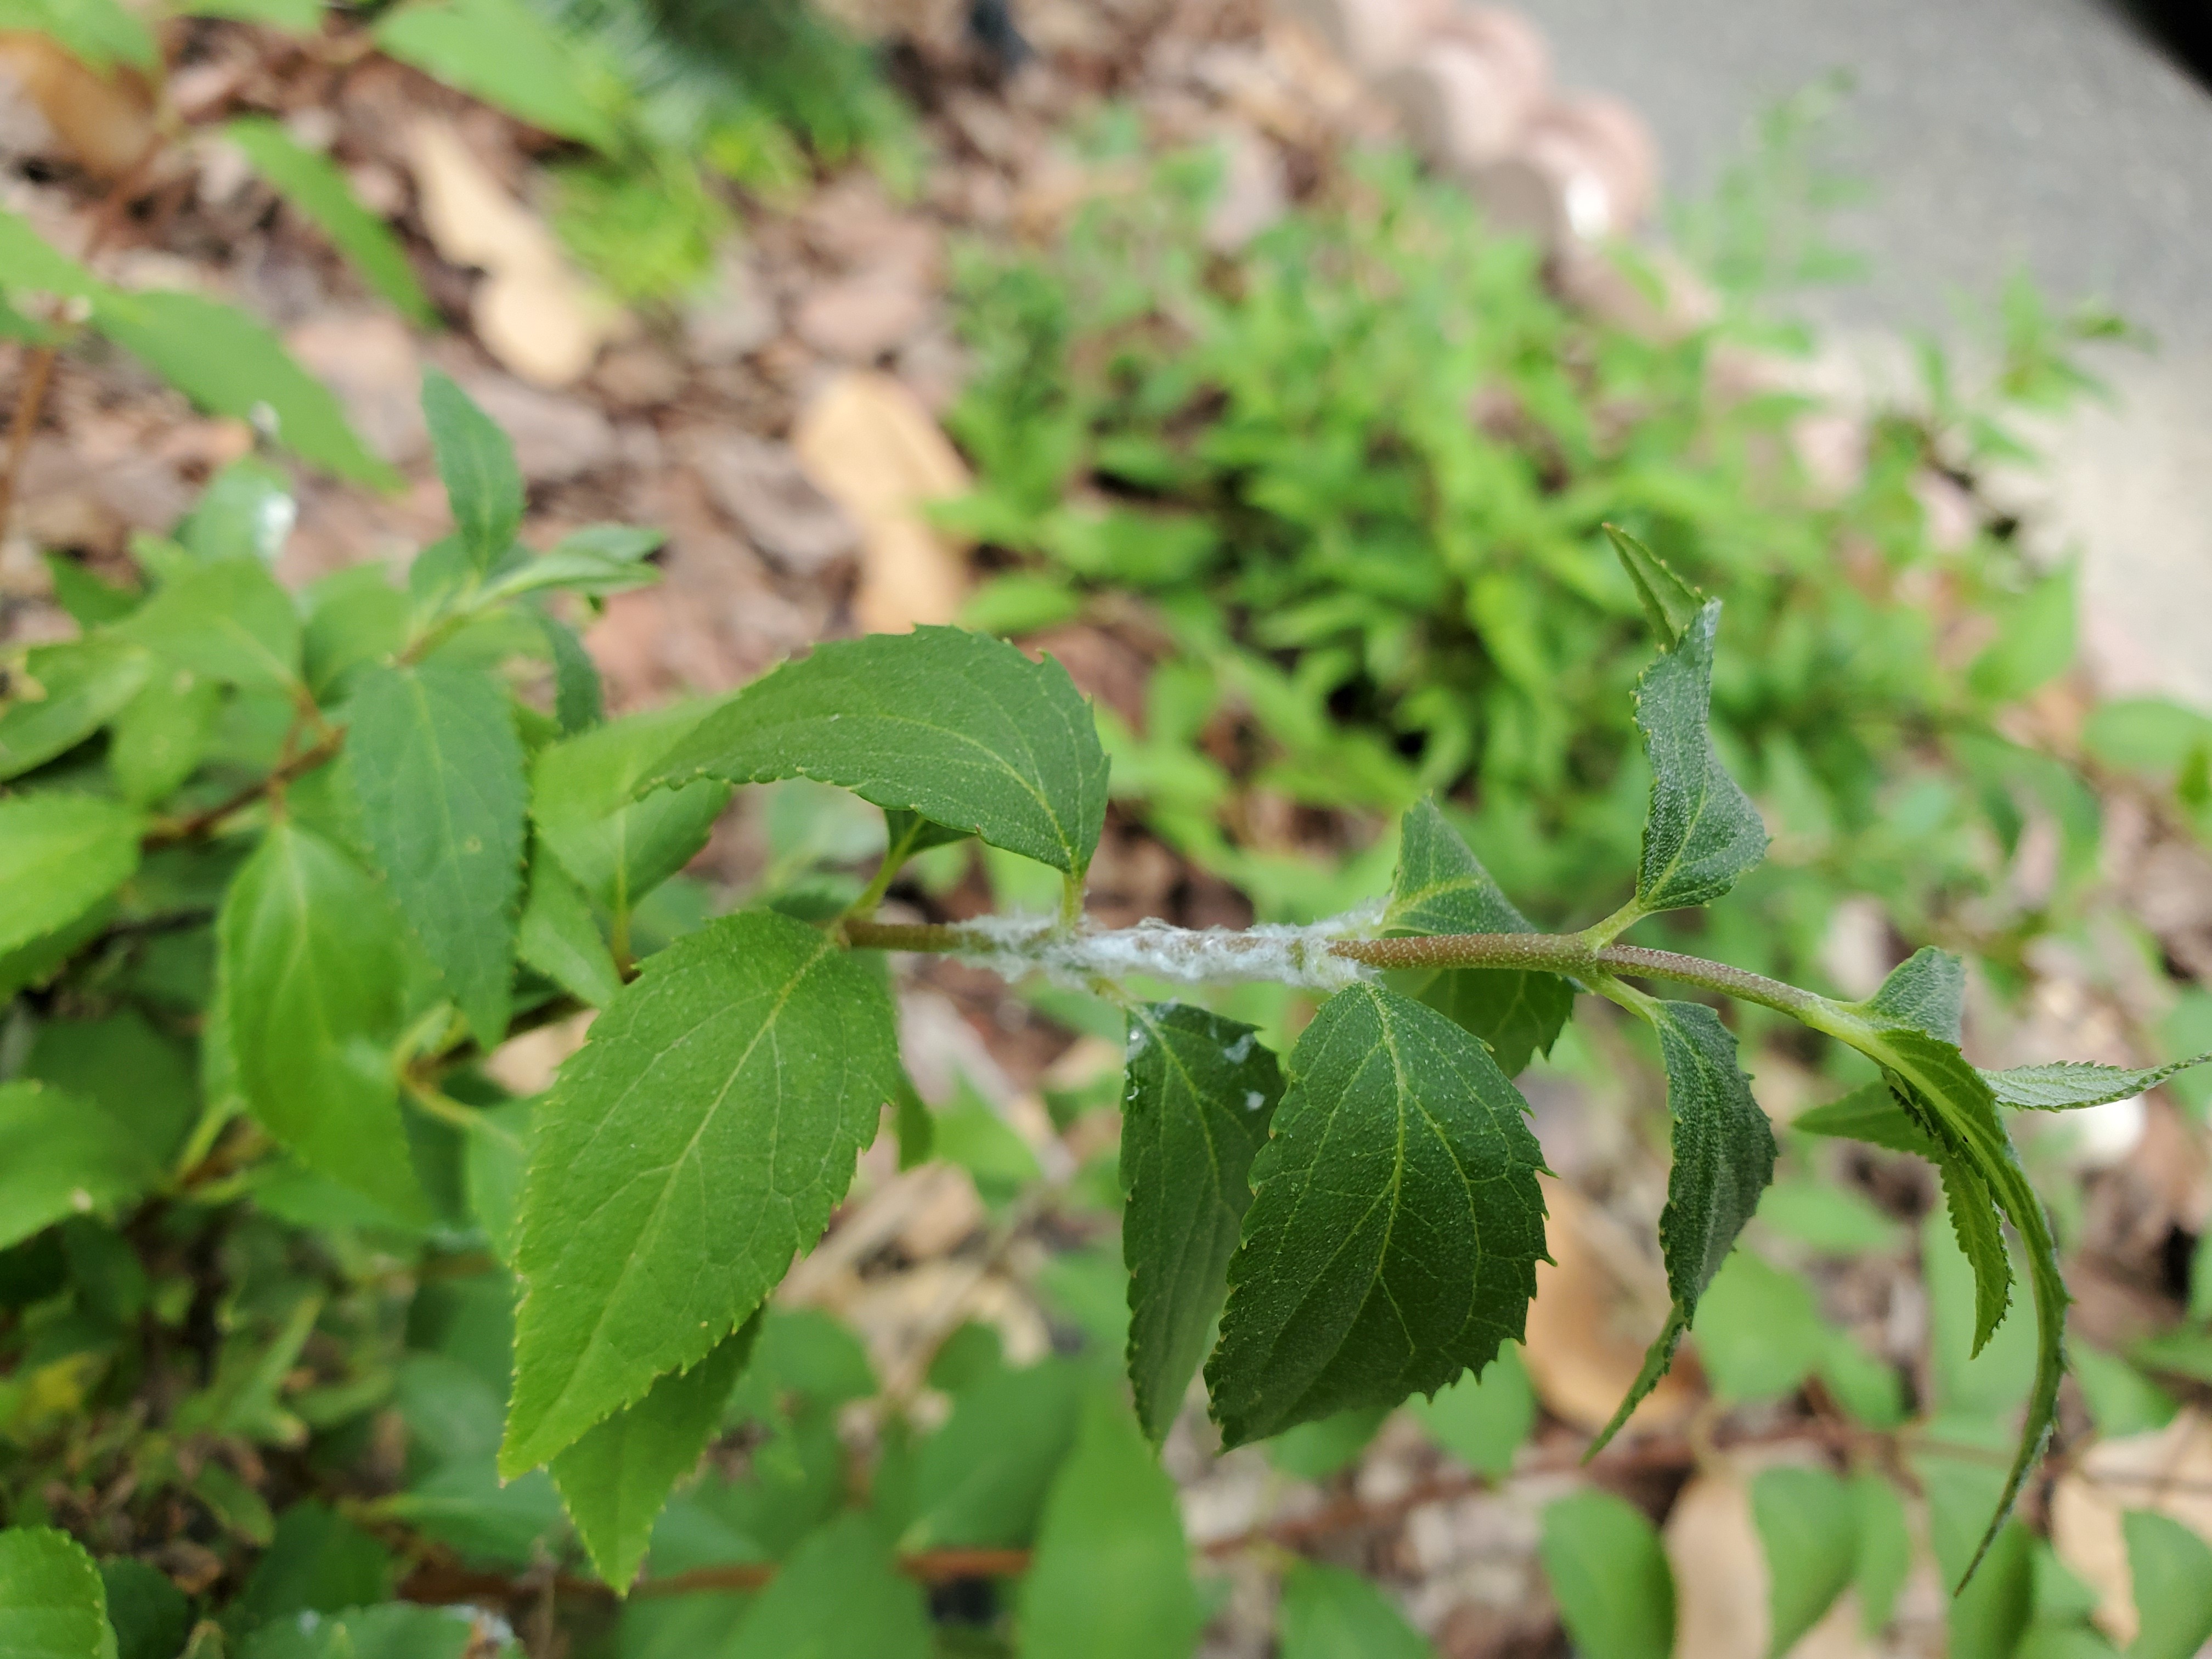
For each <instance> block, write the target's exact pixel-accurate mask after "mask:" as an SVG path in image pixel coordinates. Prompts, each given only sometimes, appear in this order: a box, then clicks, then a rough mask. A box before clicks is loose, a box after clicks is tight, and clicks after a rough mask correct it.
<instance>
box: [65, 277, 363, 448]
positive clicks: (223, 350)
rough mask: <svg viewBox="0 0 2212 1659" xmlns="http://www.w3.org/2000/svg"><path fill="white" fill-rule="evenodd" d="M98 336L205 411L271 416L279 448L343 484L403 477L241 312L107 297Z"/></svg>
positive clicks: (142, 294) (175, 299)
mask: <svg viewBox="0 0 2212 1659" xmlns="http://www.w3.org/2000/svg"><path fill="white" fill-rule="evenodd" d="M92 321H93V326H94V327H95V328H97V329H98V330H99V331H100V332H101V333H102V334H104V335H106V337H108V338H109V339H111V340H112V341H114V342H115V343H117V344H118V345H119V346H121V347H123V348H124V349H125V350H126V351H128V352H130V353H131V356H134V357H137V359H138V360H139V361H140V362H143V363H144V364H145V365H146V366H147V367H148V368H150V369H152V370H153V371H154V372H155V374H158V375H160V376H161V378H162V379H163V380H167V381H168V383H169V384H170V385H171V386H175V387H176V388H177V390H178V391H179V392H183V393H184V394H185V396H186V397H187V398H191V400H192V401H193V402H194V403H196V404H199V405H200V407H201V408H203V409H204V410H208V411H209V412H210V414H215V415H230V416H236V417H237V418H239V419H240V420H252V418H254V415H255V411H256V410H258V409H262V408H265V409H266V410H268V412H269V413H270V415H272V416H275V417H276V441H278V442H279V443H281V444H283V446H284V447H286V448H287V449H289V450H291V451H292V452H293V453H295V454H297V455H299V456H301V457H302V458H303V459H307V460H310V461H313V463H315V465H318V466H324V467H328V468H329V469H330V470H331V471H333V472H336V473H337V474H338V475H340V476H341V477H347V478H352V479H355V480H356V481H357V482H359V483H366V484H373V485H375V486H376V487H378V488H380V489H385V488H389V487H392V486H394V485H396V484H397V483H398V482H399V475H398V473H397V472H395V471H392V468H391V467H389V466H387V465H385V463H383V462H382V461H380V460H378V459H376V458H375V457H374V455H372V454H370V453H368V450H367V449H366V448H364V447H362V441H361V439H360V437H359V436H358V435H356V433H355V431H354V429H353V428H351V427H350V426H349V425H347V424H346V418H345V412H344V410H343V409H341V408H340V407H339V405H338V400H337V397H336V396H335V395H333V394H332V392H331V389H330V388H329V387H328V386H325V385H324V384H323V383H322V382H321V381H320V380H316V379H315V378H314V377H313V375H311V374H308V373H307V370H305V369H304V368H301V367H300V365H299V364H298V363H297V362H294V361H293V359H292V356H291V354H290V353H289V352H287V351H286V350H285V349H284V348H283V344H282V343H279V342H278V340H277V338H276V336H275V335H273V334H271V333H270V331H268V329H267V328H265V327H264V326H263V325H261V324H260V323H258V322H256V321H255V320H254V319H252V318H251V317H249V316H247V315H246V313H244V312H242V311H234V310H233V309H232V308H231V307H228V306H226V305H219V304H217V303H216V301H213V300H205V299H202V298H201V297H200V296H199V295H197V294H172V293H166V292H162V291H160V290H157V289H142V290H140V291H138V292H136V293H130V294H125V293H123V292H121V291H120V290H118V289H101V290H100V293H99V294H98V295H96V296H94V300H93V307H92Z"/></svg>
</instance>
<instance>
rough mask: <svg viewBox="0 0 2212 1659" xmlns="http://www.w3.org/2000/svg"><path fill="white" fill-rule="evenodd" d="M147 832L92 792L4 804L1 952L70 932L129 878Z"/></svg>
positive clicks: (0, 811)
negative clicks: (62, 930) (72, 924)
mask: <svg viewBox="0 0 2212 1659" xmlns="http://www.w3.org/2000/svg"><path fill="white" fill-rule="evenodd" d="M145 828H146V825H145V821H144V820H143V818H141V817H139V816H138V814H137V813H136V812H134V811H131V810H130V809H129V808H128V807H124V806H118V805H116V804H115V803H114V802H112V801H106V800H100V799H96V798H94V796H91V795H64V794H40V795H16V796H13V797H11V798H9V799H0V951H13V950H15V948H16V947H17V946H19V945H27V944H28V943H30V941H32V940H33V939H37V938H38V937H39V936H40V935H41V934H43V933H52V932H54V931H55V930H56V929H58V928H60V927H67V926H68V925H69V924H70V922H72V921H76V919H77V918H78V917H79V916H81V915H83V914H84V913H85V912H86V911H87V910H89V909H90V908H92V907H93V906H94V905H95V904H97V903H98V902H100V900H101V899H104V898H106V896H108V895H109V894H110V893H112V892H113V891H114V890H116V889H117V888H118V887H120V886H121V885H123V884H124V883H125V882H126V881H128V880H130V879H131V875H132V873H133V872H136V871H137V868H138V838H139V836H141V835H143V833H144V832H145Z"/></svg>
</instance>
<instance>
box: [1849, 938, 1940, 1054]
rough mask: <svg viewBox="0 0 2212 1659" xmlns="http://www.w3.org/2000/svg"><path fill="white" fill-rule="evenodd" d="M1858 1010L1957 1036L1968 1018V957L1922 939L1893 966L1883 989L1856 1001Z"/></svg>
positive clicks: (1889, 1022)
mask: <svg viewBox="0 0 2212 1659" xmlns="http://www.w3.org/2000/svg"><path fill="white" fill-rule="evenodd" d="M1857 1012H1860V1013H1862V1014H1863V1015H1865V1016H1866V1017H1867V1018H1869V1019H1870V1020H1872V1021H1873V1022H1874V1023H1875V1024H1877V1025H1881V1026H1885V1027H1898V1026H1901V1027H1903V1028H1905V1030H1914V1031H1925V1032H1926V1033H1927V1034H1928V1035H1929V1036H1932V1037H1941V1038H1942V1040H1943V1041H1944V1042H1958V1041H1959V1036H1960V1028H1961V1027H1962V1026H1963V1025H1964V1024H1965V1023H1966V960H1965V958H1963V957H1957V956H1954V955H1953V954H1952V953H1951V952H1950V951H1939V950H1937V949H1936V947H1935V946H1934V945H1922V946H1921V947H1920V949H1918V950H1917V951H1914V952H1913V953H1912V954H1911V956H1909V957H1906V958H1905V960H1904V961H1903V962H1900V963H1898V964H1897V966H1896V967H1894V968H1893V969H1890V970H1889V977H1888V978H1887V979H1885V980H1883V981H1882V982H1881V989H1880V990H1879V991H1876V992H1875V994H1873V995H1872V996H1870V997H1869V998H1868V999H1867V1000H1865V1001H1864V1002H1862V1003H1860V1004H1858V1005H1857Z"/></svg>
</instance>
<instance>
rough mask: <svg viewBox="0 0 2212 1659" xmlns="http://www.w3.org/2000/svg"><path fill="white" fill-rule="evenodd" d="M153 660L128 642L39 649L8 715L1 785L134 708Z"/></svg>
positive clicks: (14, 690) (0, 714)
mask: <svg viewBox="0 0 2212 1659" xmlns="http://www.w3.org/2000/svg"><path fill="white" fill-rule="evenodd" d="M153 666H154V664H153V659H152V658H150V657H149V656H148V655H147V654H146V653H145V652H143V651H142V650H140V649H139V648H138V647H137V646H135V645H129V644H125V642H124V641H120V640H109V639H99V638H94V639H88V640H71V641H68V642H67V643H66V644H62V645H40V646H33V647H31V649H30V650H29V651H27V652H26V653H24V659H23V668H22V671H21V672H20V673H13V672H11V673H10V674H9V683H8V702H7V705H6V707H4V708H0V781H3V780H5V779H8V778H14V777H20V776H21V775H23V774H24V773H26V772H27V771H29V770H30V769H32V768H33V767H35V766H44V765H45V764H46V763H47V762H48V761H50V760H52V759H53V757H55V756H57V755H64V754H67V753H68V752H69V751H70V750H72V749H74V748H76V746H77V744H81V743H82V742H83V741H84V740H85V739H86V738H88V737H90V736H91V735H92V734H93V733H94V732H97V731H99V730H100V727H101V726H105V725H106V724H107V722H108V721H109V720H112V719H113V718H114V717H115V716H116V714H118V713H120V712H121V711H122V710H123V709H124V708H126V707H128V706H129V704H130V702H131V698H133V697H135V696H137V695H138V692H139V690H140V689H141V688H142V687H143V686H144V685H145V684H146V680H147V677H148V675H149V674H150V673H151V672H152V671H153Z"/></svg>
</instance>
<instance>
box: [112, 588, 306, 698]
mask: <svg viewBox="0 0 2212 1659" xmlns="http://www.w3.org/2000/svg"><path fill="white" fill-rule="evenodd" d="M109 631H110V632H112V634H114V635H116V637H118V639H125V640H130V641H134V642H136V643H137V644H139V645H143V646H144V647H147V648H148V649H149V650H150V651H153V652H155V653H156V654H158V655H160V656H161V657H163V658H165V659H167V660H168V661H169V662H172V663H173V664H175V665H177V666H179V667H180V668H189V669H191V671H193V672H194V673H196V674H203V675H205V676H206V677H207V678H209V679H210V680H216V681H220V682H221V683H222V684H225V685H237V686H243V687H246V688H247V689H249V690H276V691H289V690H290V689H291V688H292V687H294V686H295V685H297V684H299V680H300V613H299V611H298V610H297V609H296V608H295V606H294V605H293V603H292V596H291V595H290V594H289V593H287V592H285V591H284V590H283V588H282V587H281V586H278V585H277V582H276V578H275V577H274V576H272V575H270V574H269V572H268V569H267V568H265V567H264V566H263V565H262V564H261V563H259V562H258V561H256V560H252V559H224V560H222V561H221V562H218V563H216V564H210V565H208V566H206V567H205V568H202V569H198V570H192V571H189V572H187V573H185V574H184V575H182V576H180V577H179V578H178V579H177V580H175V581H173V582H171V583H169V584H168V585H167V586H164V587H163V588H162V589H161V592H158V593H156V594H155V595H154V597H153V598H152V599H149V600H147V601H146V603H145V604H143V605H140V606H139V607H138V609H137V610H136V611H132V612H131V614H130V615H129V616H128V617H125V618H124V619H123V620H122V621H121V622H119V623H115V624H114V625H113V627H112V629H110V630H109Z"/></svg>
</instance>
